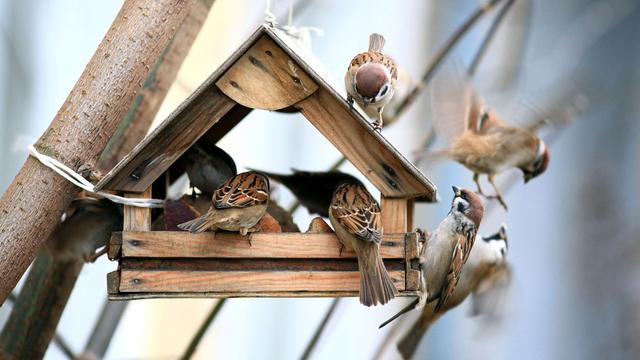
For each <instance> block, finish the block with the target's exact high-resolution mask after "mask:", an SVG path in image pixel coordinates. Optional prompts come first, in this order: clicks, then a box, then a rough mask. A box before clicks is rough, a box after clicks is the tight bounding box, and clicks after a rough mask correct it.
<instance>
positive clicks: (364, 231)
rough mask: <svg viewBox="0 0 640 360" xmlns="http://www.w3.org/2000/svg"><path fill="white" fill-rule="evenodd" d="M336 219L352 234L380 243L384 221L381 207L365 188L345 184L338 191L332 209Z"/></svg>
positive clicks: (334, 196)
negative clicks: (381, 215)
mask: <svg viewBox="0 0 640 360" xmlns="http://www.w3.org/2000/svg"><path fill="white" fill-rule="evenodd" d="M330 210H331V212H332V214H333V216H334V217H335V219H336V220H337V221H338V222H339V223H340V225H342V226H343V227H344V228H345V229H346V230H347V231H348V232H349V233H350V234H352V235H354V236H356V237H357V238H359V239H361V240H365V241H371V242H375V243H380V241H381V238H382V220H381V217H380V205H378V202H377V201H376V199H374V198H373V196H371V194H370V193H369V192H368V191H367V189H366V188H364V186H362V185H359V184H344V185H342V186H339V187H338V188H337V189H336V192H335V194H334V195H333V200H332V202H331V208H330Z"/></svg>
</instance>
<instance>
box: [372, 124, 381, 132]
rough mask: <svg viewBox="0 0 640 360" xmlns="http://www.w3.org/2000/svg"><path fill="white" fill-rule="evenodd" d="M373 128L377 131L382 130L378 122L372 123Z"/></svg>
mask: <svg viewBox="0 0 640 360" xmlns="http://www.w3.org/2000/svg"><path fill="white" fill-rule="evenodd" d="M373 130H376V131H377V132H382V123H379V122H375V123H373Z"/></svg>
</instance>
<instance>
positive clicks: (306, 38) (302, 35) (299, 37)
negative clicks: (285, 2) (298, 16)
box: [264, 0, 324, 50]
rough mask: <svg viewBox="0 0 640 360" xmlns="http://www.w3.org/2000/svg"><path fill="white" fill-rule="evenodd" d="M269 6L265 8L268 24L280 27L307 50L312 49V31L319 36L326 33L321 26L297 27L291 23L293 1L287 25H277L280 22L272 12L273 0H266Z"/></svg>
mask: <svg viewBox="0 0 640 360" xmlns="http://www.w3.org/2000/svg"><path fill="white" fill-rule="evenodd" d="M266 2H267V6H266V8H265V10H264V14H265V17H264V22H265V23H267V25H269V26H271V27H273V28H280V29H282V31H284V32H285V33H286V34H287V35H289V36H291V37H292V38H293V39H294V40H296V41H297V42H298V44H300V45H301V46H303V47H304V48H305V49H307V50H311V33H315V34H316V35H318V36H322V35H324V31H323V30H322V29H320V28H317V27H313V26H301V27H295V26H293V25H291V23H292V22H293V2H292V1H289V16H288V22H287V25H285V26H277V25H278V22H277V21H276V15H275V14H274V13H273V12H271V1H270V0H266Z"/></svg>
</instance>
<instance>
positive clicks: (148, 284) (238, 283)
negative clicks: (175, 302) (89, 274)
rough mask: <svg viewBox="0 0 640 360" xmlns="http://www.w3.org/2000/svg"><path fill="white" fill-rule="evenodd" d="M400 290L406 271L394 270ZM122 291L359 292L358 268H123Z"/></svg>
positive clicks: (402, 287)
mask: <svg viewBox="0 0 640 360" xmlns="http://www.w3.org/2000/svg"><path fill="white" fill-rule="evenodd" d="M389 275H390V276H391V279H392V280H393V282H394V284H395V285H396V287H397V288H398V289H399V290H403V289H404V283H405V281H404V271H390V272H389ZM120 276H121V279H120V292H234V293H235V292H237V293H242V292H265V291H269V292H306V291H314V292H321V291H357V290H358V289H359V287H360V275H359V273H358V272H357V271H272V272H264V271H227V272H218V271H212V272H207V271H202V272H200V271H198V272H196V271H144V270H124V269H123V270H122V271H121V274H120Z"/></svg>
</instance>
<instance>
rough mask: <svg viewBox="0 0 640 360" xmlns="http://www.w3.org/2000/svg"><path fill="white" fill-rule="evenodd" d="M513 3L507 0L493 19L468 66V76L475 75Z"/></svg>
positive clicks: (512, 0)
mask: <svg viewBox="0 0 640 360" xmlns="http://www.w3.org/2000/svg"><path fill="white" fill-rule="evenodd" d="M514 2H515V0H507V2H506V3H505V4H504V5H503V6H502V8H501V9H500V11H499V12H498V14H497V15H496V18H495V19H493V23H491V27H490V28H489V30H488V31H487V34H486V35H485V36H484V39H483V40H482V44H480V47H479V48H478V51H477V52H476V55H475V56H474V57H473V60H472V61H471V65H469V70H468V73H469V75H471V76H473V75H474V74H475V73H476V70H477V69H478V65H480V61H481V60H482V58H483V57H484V54H485V53H486V52H487V49H488V48H489V45H490V44H491V41H492V40H493V38H494V36H495V34H496V32H497V30H498V28H499V27H500V24H501V23H502V20H503V19H504V17H505V15H507V13H508V12H509V9H510V8H511V6H512V5H513V3H514Z"/></svg>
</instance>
